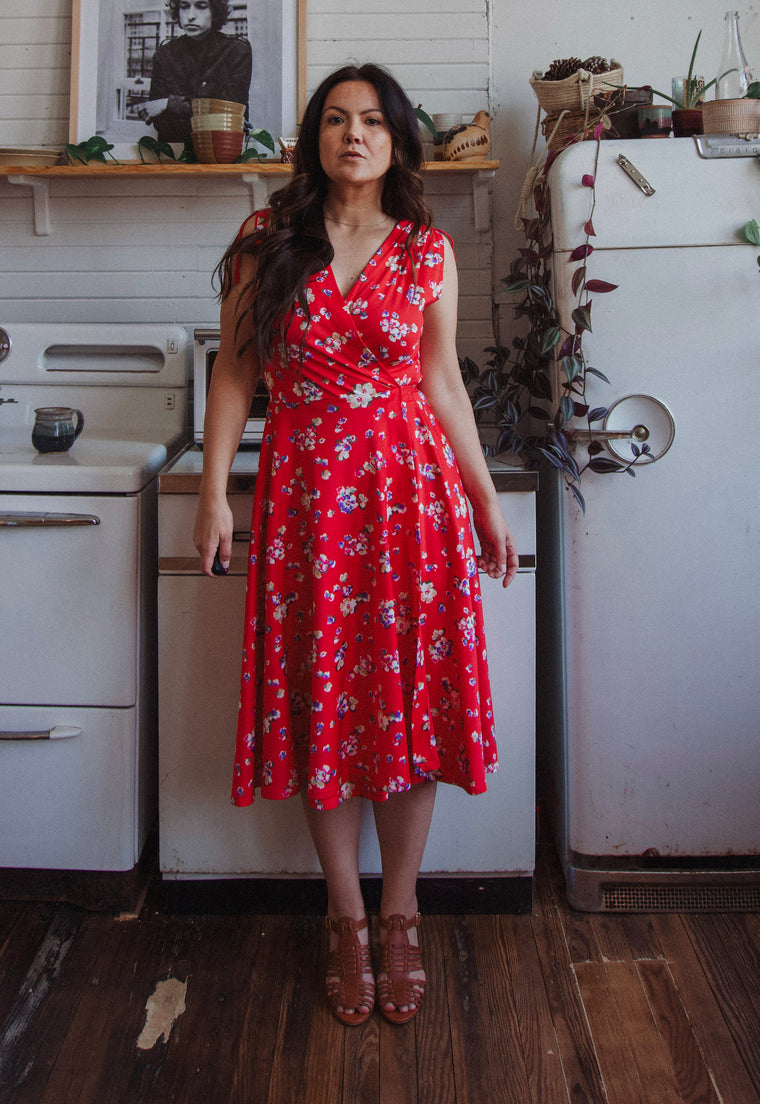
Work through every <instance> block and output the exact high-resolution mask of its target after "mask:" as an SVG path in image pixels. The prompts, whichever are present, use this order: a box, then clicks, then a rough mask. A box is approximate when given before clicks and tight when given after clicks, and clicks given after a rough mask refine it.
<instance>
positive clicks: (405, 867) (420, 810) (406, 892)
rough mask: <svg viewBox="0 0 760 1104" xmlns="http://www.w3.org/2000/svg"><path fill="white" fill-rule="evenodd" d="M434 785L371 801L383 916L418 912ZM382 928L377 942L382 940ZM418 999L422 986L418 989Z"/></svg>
mask: <svg viewBox="0 0 760 1104" xmlns="http://www.w3.org/2000/svg"><path fill="white" fill-rule="evenodd" d="M435 790H436V784H435V782H421V783H418V784H417V785H415V786H413V787H412V788H411V790H406V791H405V792H404V793H400V794H392V795H391V797H389V798H388V800H387V801H376V802H373V806H372V807H373V810H374V814H375V826H376V828H377V838H378V841H379V843H380V857H381V860H382V867H383V894H382V902H381V905H380V915H381V916H382V917H386V918H388V917H390V916H398V915H400V916H404V917H406V918H408V919H411V918H412V917H414V916H415V914H416V912H417V877H418V874H419V870H420V865H421V863H422V856H423V853H424V851H425V844H426V843H427V837H428V831H429V829H430V821H431V819H432V816H433V806H434V804H435ZM385 934H386V933H385V931H384V930H383V929H382V928H381V930H380V940H381V943H382V942H384V941H385ZM408 937H409V942H410V944H411V945H412V946H413V947H416V946H417V945H418V941H417V929H416V928H414V927H413V928H411V929H410V930H409V932H408ZM409 976H410V977H411V979H412V980H414V979H418V980H420V981H424V978H425V972H424V970H413V971H411V972H410V975H409ZM418 993H419V996H420V999H421V997H422V987H420V988H419V989H418ZM415 1007H416V1004H415V1001H414V1000H411V1001H410V1002H409V1004H408V1005H407V1004H403V1005H399V1006H398V1008H397V1009H396V1006H395V1005H394V1004H392V1003H386V1005H385V1011H394V1009H395V1010H397V1011H398V1012H406V1011H408V1010H410V1009H413V1008H415Z"/></svg>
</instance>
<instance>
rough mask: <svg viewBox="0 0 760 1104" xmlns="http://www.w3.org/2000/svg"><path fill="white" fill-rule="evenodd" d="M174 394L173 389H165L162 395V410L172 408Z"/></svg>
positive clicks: (174, 398)
mask: <svg viewBox="0 0 760 1104" xmlns="http://www.w3.org/2000/svg"><path fill="white" fill-rule="evenodd" d="M175 400H176V395H175V394H174V392H173V391H167V392H166V394H165V395H164V410H174V403H175Z"/></svg>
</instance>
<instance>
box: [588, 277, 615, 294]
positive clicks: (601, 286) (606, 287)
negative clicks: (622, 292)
mask: <svg viewBox="0 0 760 1104" xmlns="http://www.w3.org/2000/svg"><path fill="white" fill-rule="evenodd" d="M617 286H618V285H617V284H608V283H607V281H606V280H589V281H588V282H587V284H586V291H598V292H601V293H602V294H605V293H606V292H608V291H615V290H616V289H617Z"/></svg>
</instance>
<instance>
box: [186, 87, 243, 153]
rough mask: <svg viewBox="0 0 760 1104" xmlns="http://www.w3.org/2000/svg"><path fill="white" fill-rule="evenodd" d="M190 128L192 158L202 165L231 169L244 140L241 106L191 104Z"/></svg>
mask: <svg viewBox="0 0 760 1104" xmlns="http://www.w3.org/2000/svg"><path fill="white" fill-rule="evenodd" d="M192 107H193V114H192V119H191V126H192V132H193V149H194V150H195V156H196V157H197V158H198V160H199V161H200V162H201V163H202V164H204V165H231V164H233V163H234V162H235V161H236V160H237V158H238V157H239V156H240V153H241V151H242V149H243V139H244V138H245V129H244V125H245V124H244V121H243V120H244V117H245V104H239V103H232V101H231V100H209V99H201V100H193V101H192Z"/></svg>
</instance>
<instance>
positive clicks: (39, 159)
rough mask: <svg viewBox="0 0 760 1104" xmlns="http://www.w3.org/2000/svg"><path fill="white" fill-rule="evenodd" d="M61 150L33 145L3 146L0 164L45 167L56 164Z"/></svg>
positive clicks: (0, 153)
mask: <svg viewBox="0 0 760 1104" xmlns="http://www.w3.org/2000/svg"><path fill="white" fill-rule="evenodd" d="M62 155H63V150H56V149H45V148H43V147H39V148H35V147H34V146H3V147H2V148H0V165H16V166H18V167H19V168H24V167H26V168H30V169H31V168H47V167H48V166H50V165H57V164H58V163H59V161H60V160H61V157H62Z"/></svg>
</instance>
